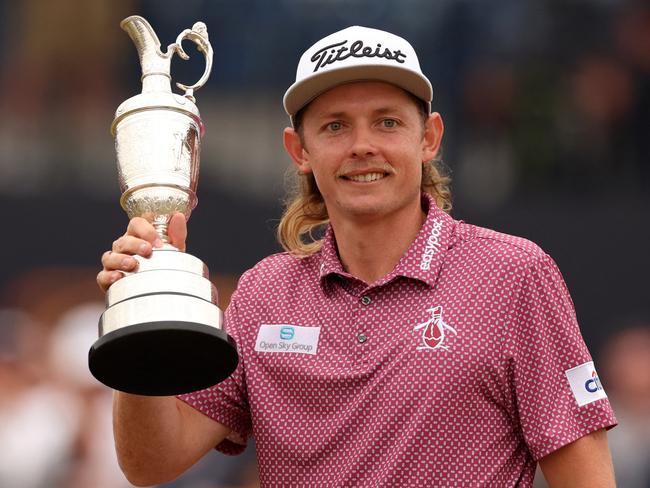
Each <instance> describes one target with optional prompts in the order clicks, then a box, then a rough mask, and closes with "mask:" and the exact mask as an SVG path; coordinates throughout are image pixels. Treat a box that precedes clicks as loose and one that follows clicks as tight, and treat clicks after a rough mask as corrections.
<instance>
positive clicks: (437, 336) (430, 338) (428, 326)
mask: <svg viewBox="0 0 650 488" xmlns="http://www.w3.org/2000/svg"><path fill="white" fill-rule="evenodd" d="M427 312H429V313H430V314H431V318H430V319H429V320H427V321H426V322H423V323H421V324H418V325H416V326H415V328H414V329H413V330H422V345H420V346H418V349H444V350H445V351H449V347H448V346H445V345H444V342H445V336H446V333H447V332H448V331H449V332H452V333H453V334H454V335H457V333H456V329H454V328H453V327H452V326H451V325H449V324H447V323H445V322H444V321H443V320H442V306H441V305H439V306H437V307H433V308H430V309H428V310H427Z"/></svg>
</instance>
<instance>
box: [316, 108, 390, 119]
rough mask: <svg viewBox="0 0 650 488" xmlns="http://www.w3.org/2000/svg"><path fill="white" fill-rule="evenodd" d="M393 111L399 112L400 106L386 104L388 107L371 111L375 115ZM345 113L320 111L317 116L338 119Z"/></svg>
mask: <svg viewBox="0 0 650 488" xmlns="http://www.w3.org/2000/svg"><path fill="white" fill-rule="evenodd" d="M395 112H400V107H399V106H388V107H380V108H377V109H374V110H373V111H372V114H373V115H375V116H377V115H385V114H389V113H395ZM346 115H347V113H346V112H343V111H340V112H321V113H319V114H317V116H318V117H320V118H323V119H329V118H332V119H340V118H344V117H345V116H346Z"/></svg>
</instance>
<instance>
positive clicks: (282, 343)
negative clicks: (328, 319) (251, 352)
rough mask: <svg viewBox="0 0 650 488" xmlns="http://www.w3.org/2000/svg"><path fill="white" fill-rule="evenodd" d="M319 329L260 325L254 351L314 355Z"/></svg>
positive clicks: (284, 325) (287, 325) (283, 325)
mask: <svg viewBox="0 0 650 488" xmlns="http://www.w3.org/2000/svg"><path fill="white" fill-rule="evenodd" d="M319 337H320V327H305V326H302V325H289V324H262V325H261V326H260V330H259V332H258V333H257V340H256V341H255V350H256V351H259V352H295V353H299V354H316V352H317V351H318V338H319Z"/></svg>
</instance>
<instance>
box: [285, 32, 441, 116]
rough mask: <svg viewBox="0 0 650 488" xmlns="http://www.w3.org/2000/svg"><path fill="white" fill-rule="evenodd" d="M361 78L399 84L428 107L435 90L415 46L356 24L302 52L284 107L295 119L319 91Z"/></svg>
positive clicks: (391, 35) (396, 37)
mask: <svg viewBox="0 0 650 488" xmlns="http://www.w3.org/2000/svg"><path fill="white" fill-rule="evenodd" d="M362 80H377V81H385V82H388V83H391V84H393V85H397V86H399V87H400V88H403V89H404V90H406V91H408V92H410V93H412V94H413V95H415V96H416V97H418V98H419V99H421V100H422V101H424V102H425V104H426V105H427V107H428V109H429V112H430V111H431V100H432V99H433V88H432V87H431V82H430V81H429V79H428V78H427V77H426V76H424V74H422V70H421V69H420V63H419V61H418V57H417V54H415V50H414V49H413V46H411V44H410V43H409V42H408V41H407V40H406V39H403V38H401V37H399V36H396V35H395V34H391V33H390V32H386V31H382V30H379V29H371V28H368V27H360V26H358V25H355V26H352V27H348V28H347V29H343V30H341V31H338V32H335V33H334V34H330V35H329V36H327V37H324V38H323V39H321V40H320V41H318V42H317V43H316V44H314V45H313V46H311V47H310V48H309V49H307V50H306V51H305V52H304V54H303V55H302V57H301V58H300V62H299V63H298V70H297V71H296V81H295V83H294V84H293V85H291V86H290V87H289V89H288V90H287V91H286V93H285V94H284V100H283V102H284V109H285V110H286V112H287V114H289V117H291V120H292V122H293V117H294V116H295V115H296V113H297V112H298V111H299V110H300V109H302V108H303V107H304V106H305V105H307V104H308V103H309V102H311V101H312V100H313V99H314V98H316V97H317V96H318V95H320V94H321V93H323V92H325V91H327V90H329V89H330V88H332V87H334V86H337V85H341V84H343V83H348V82H351V81H362Z"/></svg>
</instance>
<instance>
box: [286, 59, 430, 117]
mask: <svg viewBox="0 0 650 488" xmlns="http://www.w3.org/2000/svg"><path fill="white" fill-rule="evenodd" d="M366 80H368V81H385V82H387V83H391V84H393V85H396V86H399V87H400V88H403V89H404V90H406V91H408V92H410V93H412V94H413V95H415V96H416V97H418V98H420V99H421V100H423V101H424V102H427V104H428V105H429V107H430V105H431V100H432V98H433V88H432V87H431V83H429V80H427V79H426V78H425V77H424V76H423V75H422V74H420V73H417V72H415V71H412V70H410V69H406V68H400V67H397V66H386V65H385V64H381V65H371V64H365V65H362V66H346V67H342V68H337V69H330V70H328V71H326V72H321V73H314V74H313V75H311V76H309V77H307V78H304V79H302V80H300V81H299V82H298V83H294V84H293V85H291V87H289V89H288V90H287V92H286V93H285V94H284V100H283V103H284V109H285V110H286V112H287V114H289V116H291V117H293V116H294V115H295V114H296V113H297V112H298V111H299V110H300V109H301V108H303V107H304V106H305V105H307V104H308V103H309V102H311V101H312V100H313V99H314V98H316V97H317V96H319V95H320V94H322V93H323V92H325V91H327V90H329V89H330V88H333V87H335V86H337V85H341V84H343V83H349V82H353V81H366Z"/></svg>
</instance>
